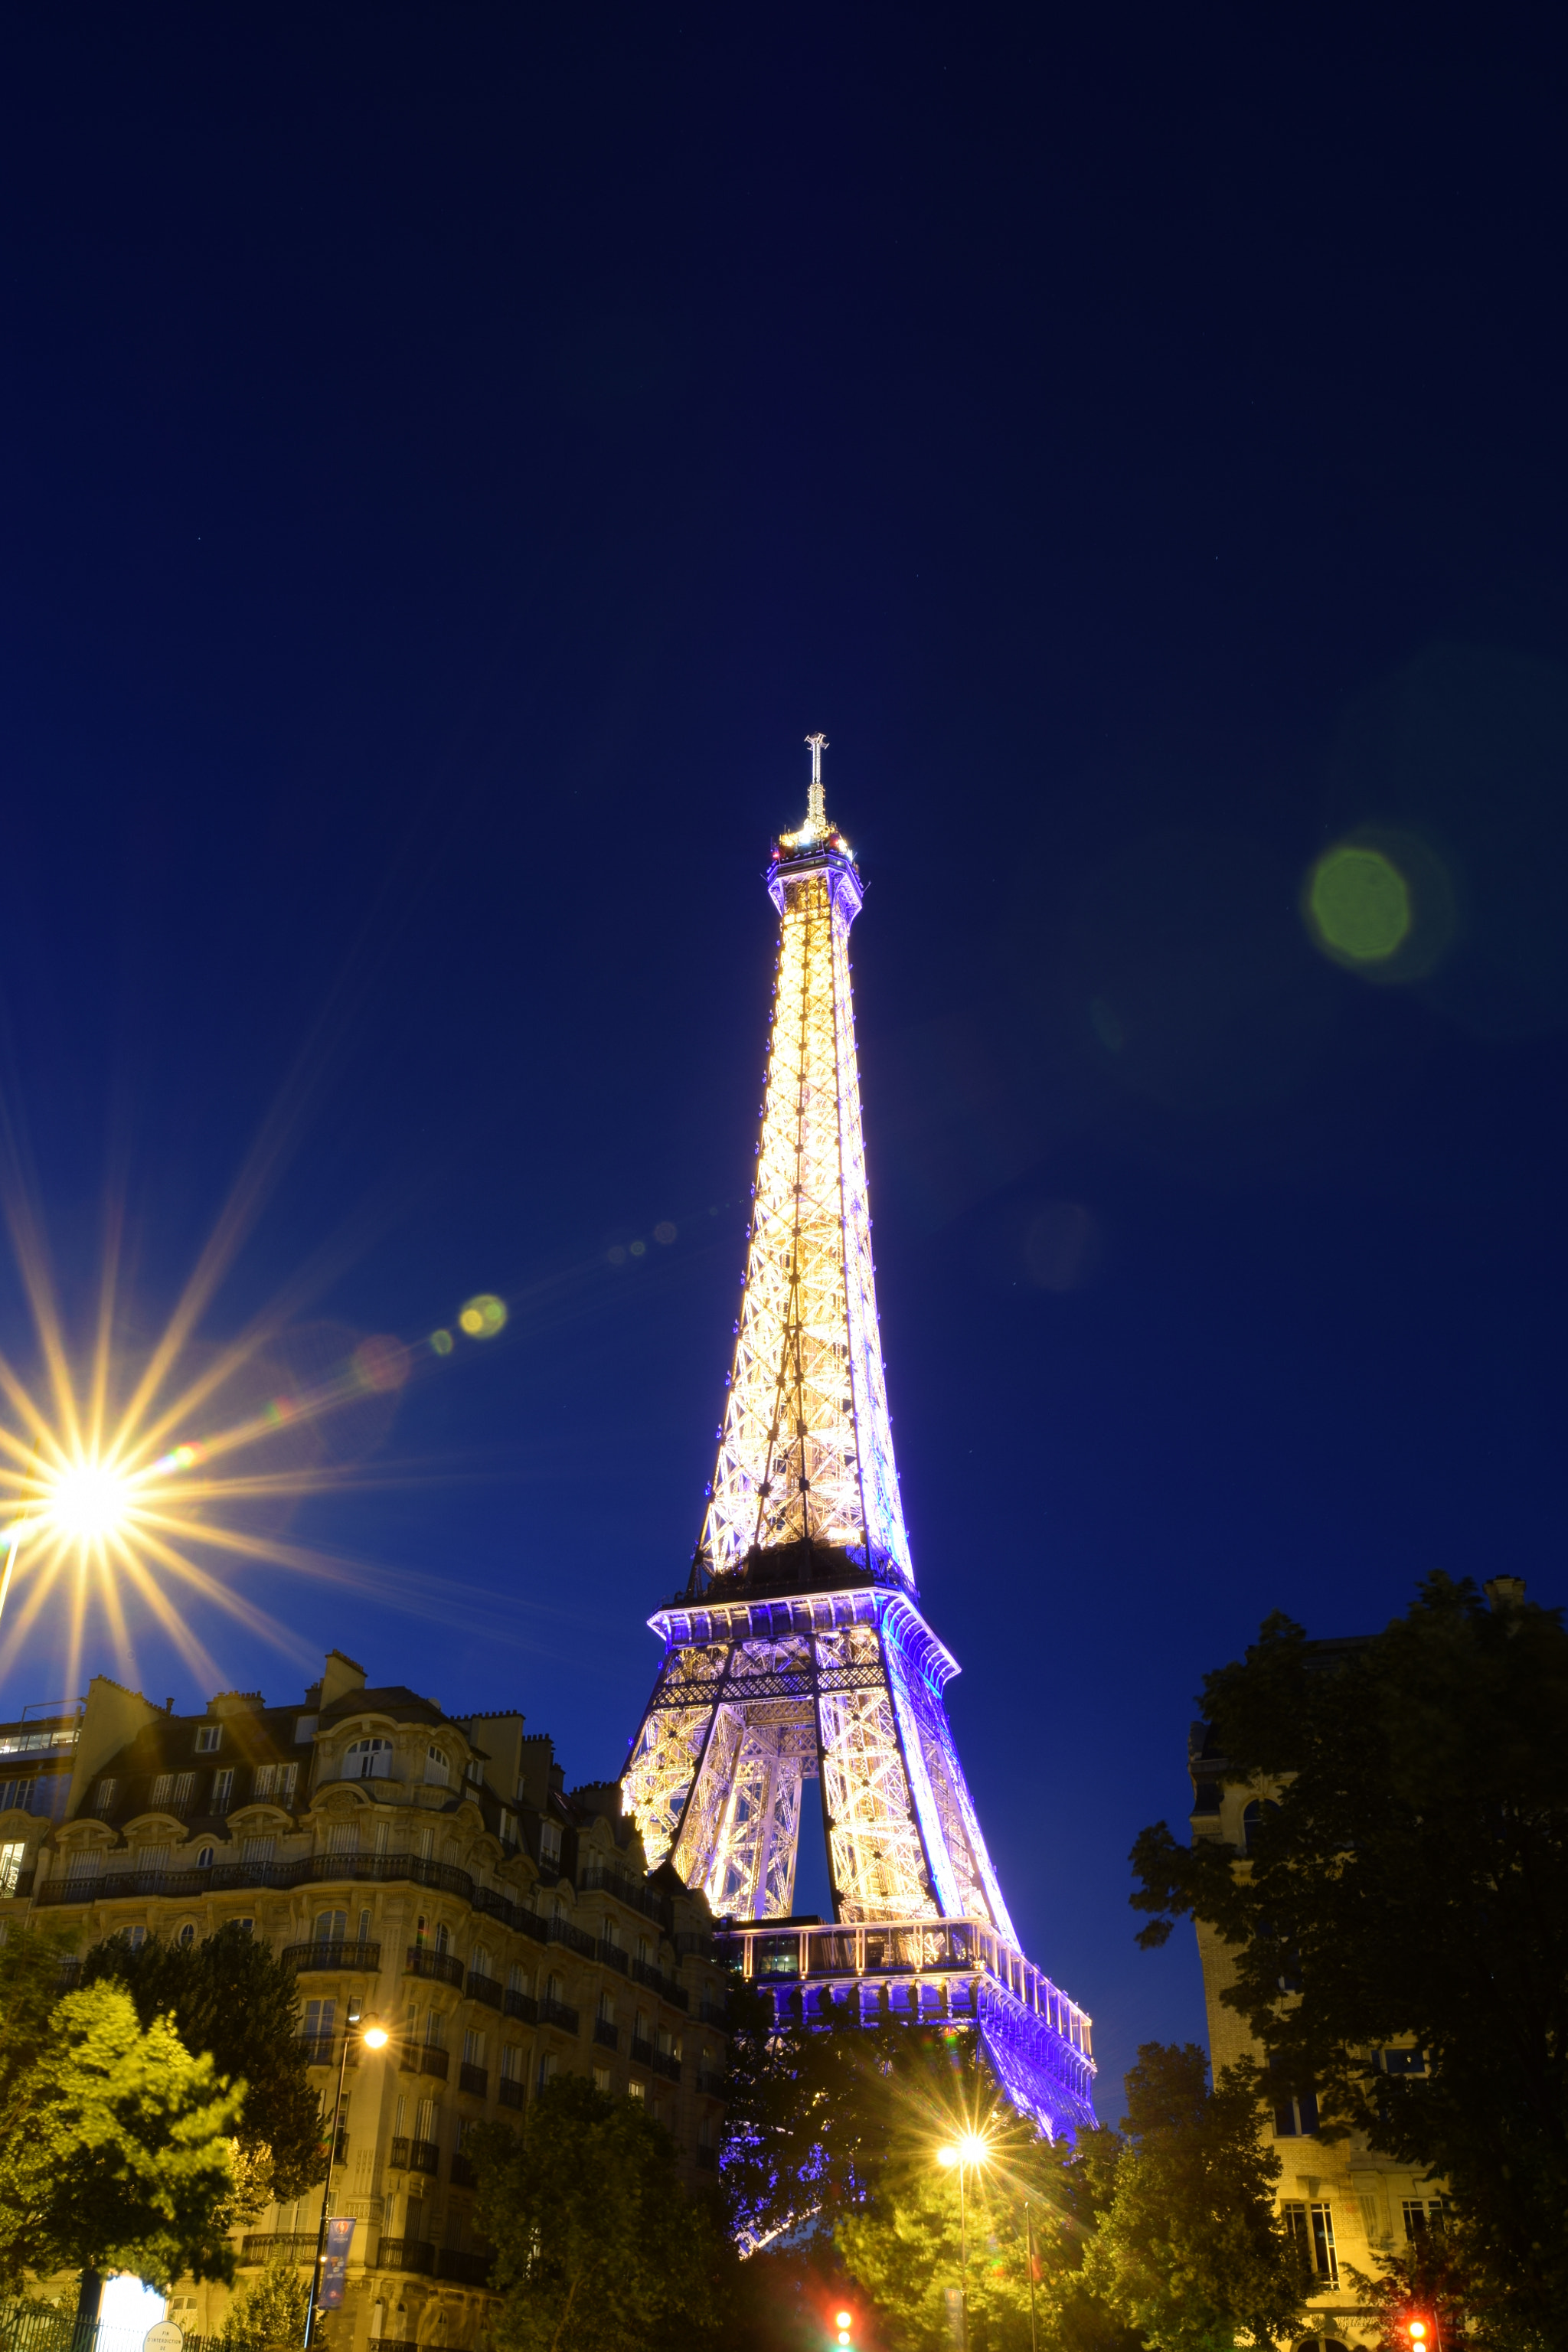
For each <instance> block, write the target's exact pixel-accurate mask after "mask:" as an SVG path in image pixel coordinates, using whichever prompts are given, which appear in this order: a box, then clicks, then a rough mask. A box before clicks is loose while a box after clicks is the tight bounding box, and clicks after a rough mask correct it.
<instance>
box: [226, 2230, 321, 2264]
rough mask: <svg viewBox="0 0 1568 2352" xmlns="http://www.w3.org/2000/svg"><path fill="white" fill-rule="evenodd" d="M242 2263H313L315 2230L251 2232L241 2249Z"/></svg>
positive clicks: (240, 2257) (314, 2256)
mask: <svg viewBox="0 0 1568 2352" xmlns="http://www.w3.org/2000/svg"><path fill="white" fill-rule="evenodd" d="M239 2259H240V2261H241V2262H242V2263H313V2262H314V2261H315V2259H316V2232H315V2231H314V2230H295V2231H288V2230H249V2231H247V2232H246V2235H245V2238H244V2241H243V2242H242V2243H241V2246H240V2249H239Z"/></svg>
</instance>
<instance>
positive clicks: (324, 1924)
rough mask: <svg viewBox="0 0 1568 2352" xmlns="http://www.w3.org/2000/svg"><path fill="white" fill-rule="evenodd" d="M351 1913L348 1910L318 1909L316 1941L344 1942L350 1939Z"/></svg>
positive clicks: (325, 1942) (324, 1942)
mask: <svg viewBox="0 0 1568 2352" xmlns="http://www.w3.org/2000/svg"><path fill="white" fill-rule="evenodd" d="M348 1933H349V1915H348V1913H347V1912H346V1911H318V1912H317V1914H316V1941H317V1943H318V1944H343V1943H346V1942H347V1941H348Z"/></svg>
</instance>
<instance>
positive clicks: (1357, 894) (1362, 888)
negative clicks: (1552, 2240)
mask: <svg viewBox="0 0 1568 2352" xmlns="http://www.w3.org/2000/svg"><path fill="white" fill-rule="evenodd" d="M1307 905H1308V908H1309V911H1310V916H1311V920H1312V924H1313V926H1314V928H1315V929H1316V930H1317V933H1318V937H1319V940H1320V943H1321V945H1322V946H1324V947H1325V948H1327V949H1328V950H1330V952H1331V953H1332V954H1337V955H1339V956H1341V957H1342V958H1343V959H1344V960H1345V961H1347V962H1349V963H1384V962H1386V961H1387V959H1388V958H1389V957H1390V956H1391V955H1393V954H1394V952H1395V951H1396V950H1398V949H1399V948H1400V947H1401V946H1402V945H1403V944H1404V942H1405V939H1406V938H1407V937H1408V936H1409V932H1410V925H1411V920H1412V909H1411V903H1410V886H1409V884H1408V882H1407V881H1406V879H1405V876H1404V875H1403V874H1402V873H1401V872H1400V870H1399V868H1398V866H1396V865H1395V864H1394V860H1393V858H1392V857H1389V856H1385V855H1384V852H1383V851H1382V850H1381V849H1374V848H1373V847H1371V846H1370V845H1365V846H1363V845H1360V844H1357V843H1353V842H1343V843H1342V844H1341V845H1339V847H1337V848H1335V849H1331V850H1328V851H1327V852H1325V854H1324V855H1323V856H1321V857H1320V858H1319V860H1318V862H1317V864H1316V866H1313V868H1312V874H1311V879H1310V882H1309V884H1308V887H1307Z"/></svg>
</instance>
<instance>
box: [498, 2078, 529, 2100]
mask: <svg viewBox="0 0 1568 2352" xmlns="http://www.w3.org/2000/svg"><path fill="white" fill-rule="evenodd" d="M496 2096H497V2098H498V2099H499V2100H500V2103H501V2105H502V2106H503V2107H521V2105H522V2103H523V2096H524V2093H523V2087H522V2084H521V2083H516V2082H514V2081H513V2080H512V2078H511V2076H510V2074H503V2075H502V2076H501V2078H500V2082H499V2083H498V2084H496Z"/></svg>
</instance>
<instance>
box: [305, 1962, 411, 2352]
mask: <svg viewBox="0 0 1568 2352" xmlns="http://www.w3.org/2000/svg"><path fill="white" fill-rule="evenodd" d="M359 2024H360V2005H359V2002H358V2001H357V2000H351V2001H350V2003H349V2015H348V2030H347V2032H345V2033H344V2035H343V2054H342V2057H341V2058H340V2059H339V2061H338V2096H337V2104H336V2105H334V2107H333V2109H332V2126H331V2132H330V2134H329V2135H328V2138H327V2177H326V2179H325V2180H323V2181H322V2183H321V2227H320V2229H319V2230H318V2231H316V2266H315V2268H314V2270H312V2272H311V2273H310V2300H309V2301H308V2302H307V2304H306V2305H305V2352H310V2332H311V2330H312V2329H313V2327H314V2326H315V2324H316V2304H317V2300H318V2298H319V2297H320V2294H321V2264H322V2263H323V2262H324V2261H325V2260H326V2248H327V2215H328V2213H329V2211H330V2210H331V2196H332V2166H333V2164H334V2162H335V2161H336V2158H337V2153H338V2123H339V2119H340V2117H341V2116H342V2112H343V2076H344V2074H345V2073H346V2072H347V2070H348V2063H349V2043H350V2042H351V2041H352V2040H353V2030H354V2028H355V2026H356V2025H359ZM391 2038H392V2037H391V2035H390V2034H389V2033H388V2032H387V2030H386V2028H385V2026H384V2025H381V2024H378V2022H377V2021H376V2020H375V2019H374V2017H368V2018H366V2019H365V2020H364V2022H363V2029H362V2031H361V2033H360V2041H361V2042H363V2045H364V2047H365V2049H367V2050H384V2049H385V2047H386V2045H387V2043H388V2042H389V2041H390V2040H391Z"/></svg>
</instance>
